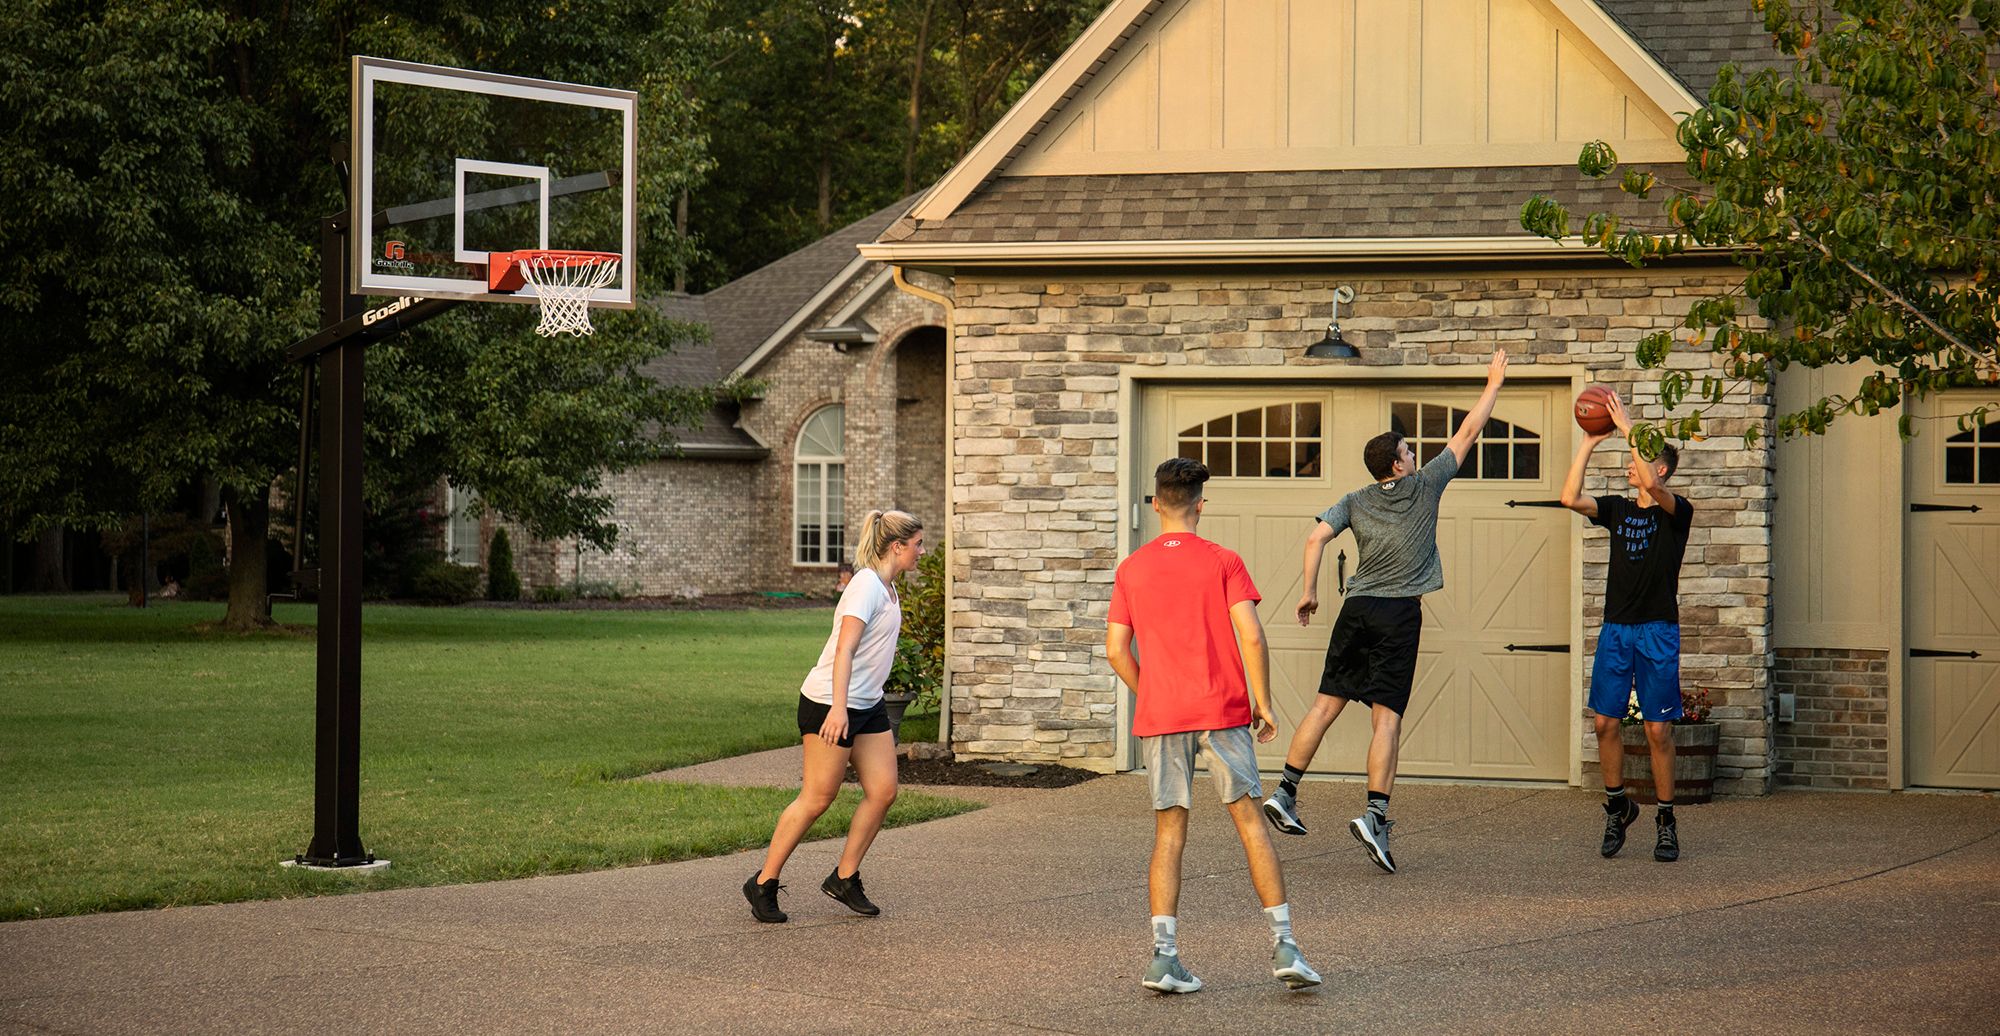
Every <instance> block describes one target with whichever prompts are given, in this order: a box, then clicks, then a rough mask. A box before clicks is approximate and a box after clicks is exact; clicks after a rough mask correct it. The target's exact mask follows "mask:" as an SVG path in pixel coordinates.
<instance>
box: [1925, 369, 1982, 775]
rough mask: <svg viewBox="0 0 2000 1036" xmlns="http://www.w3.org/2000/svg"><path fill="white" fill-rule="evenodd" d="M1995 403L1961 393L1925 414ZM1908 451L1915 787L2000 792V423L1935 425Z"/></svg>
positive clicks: (1927, 408)
mask: <svg viewBox="0 0 2000 1036" xmlns="http://www.w3.org/2000/svg"><path fill="white" fill-rule="evenodd" d="M1994 402H2000V394H1993V393H1983V394H1974V393H1965V394H1959V393H1953V394H1951V395H1949V396H1946V397H1945V398H1944V399H1943V400H1942V401H1940V400H1937V399H1932V400H1928V401H1925V402H1924V403H1920V404H1917V406H1916V410H1917V412H1918V413H1920V414H1925V415H1930V414H1939V413H1962V412H1964V411H1965V410H1966V409H1968V408H1970V407H1972V406H1974V405H1977V404H1980V403H1994ZM1908 450H1909V464H1908V471H1909V479H1910V482H1909V500H1910V514H1909V515H1908V517H1907V519H1906V527H1907V528H1908V530H1909V532H1908V538H1909V553H1908V555H1907V557H1908V559H1909V564H1908V567H1907V568H1906V581H1905V587H1904V590H1905V593H1906V594H1907V595H1908V597H1909V611H1908V619H1907V634H1906V635H1907V636H1908V638H1909V648H1910V652H1909V654H1910V658H1909V669H1908V671H1907V673H1908V678H1907V683H1906V686H1907V692H1908V693H1907V698H1908V713H1907V716H1908V720H1909V723H1908V728H1909V729H1908V736H1907V745H1908V750H1909V779H1910V783H1912V784H1924V785H1931V786H1934V787H1946V788H2000V419H1995V420H1994V421H1992V423H1989V424H1988V425H1987V426H1986V427H1985V428H1977V429H1972V430H1969V431H1963V432H1961V431H1959V430H1958V429H1957V428H1956V427H1955V426H1954V424H1953V423H1952V422H1951V421H1949V420H1944V421H1936V422H1929V423H1927V426H1926V427H1925V429H1924V432H1923V434H1921V435H1919V436H1917V437H1916V438H1915V439H1913V440H1911V442H1910V445H1909V447H1908Z"/></svg>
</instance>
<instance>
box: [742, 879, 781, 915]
mask: <svg viewBox="0 0 2000 1036" xmlns="http://www.w3.org/2000/svg"><path fill="white" fill-rule="evenodd" d="M784 887H785V886H783V885H780V884H778V879H776V878H772V879H771V880H770V881H764V882H760V881H758V880H757V875H755V874H752V875H750V880H749V881H746V882H744V883H743V898H744V899H747V900H749V901H750V916H751V917H754V918H756V919H757V920H759V921H762V922H764V923H765V924H784V923H785V920H786V918H785V912H784V911H783V910H780V909H778V890H779V889H781V888H784Z"/></svg>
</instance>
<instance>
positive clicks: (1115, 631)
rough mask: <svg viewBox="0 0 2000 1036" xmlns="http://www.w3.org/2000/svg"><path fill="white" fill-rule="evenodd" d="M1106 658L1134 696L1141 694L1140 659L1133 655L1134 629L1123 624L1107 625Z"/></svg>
mask: <svg viewBox="0 0 2000 1036" xmlns="http://www.w3.org/2000/svg"><path fill="white" fill-rule="evenodd" d="M1104 656H1105V657H1106V658H1108V659H1110V660H1111V671H1112V672H1115V673H1117V674H1118V678H1119V679H1120V680H1123V681H1125V686H1127V687H1129V688H1131V689H1132V693H1133V694H1137V693H1139V659H1138V658H1137V657H1135V656H1134V655H1133V654H1132V627H1130V626H1127V625H1125V624H1124V623H1122V622H1111V623H1106V624H1105V627H1104Z"/></svg>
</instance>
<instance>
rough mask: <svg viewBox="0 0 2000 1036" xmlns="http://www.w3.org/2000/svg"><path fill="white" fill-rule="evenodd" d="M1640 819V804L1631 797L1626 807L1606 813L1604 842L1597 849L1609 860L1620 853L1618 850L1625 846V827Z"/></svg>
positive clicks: (1626, 801) (1627, 800) (1626, 802)
mask: <svg viewBox="0 0 2000 1036" xmlns="http://www.w3.org/2000/svg"><path fill="white" fill-rule="evenodd" d="M1638 819H1639V804H1638V803H1636V802H1633V801H1632V800H1631V799H1629V798H1628V799H1626V800H1625V808H1624V809H1622V810H1620V811H1618V812H1616V813H1606V814H1604V844H1603V845H1602V846H1600V847H1598V850H1597V851H1598V852H1599V853H1600V854H1602V855H1603V856H1604V858H1605V859H1607V860H1608V859H1610V858H1611V857H1613V856H1616V855H1618V850H1620V849H1623V848H1625V829H1626V828H1628V827H1631V826H1632V823H1633V821H1635V820H1638Z"/></svg>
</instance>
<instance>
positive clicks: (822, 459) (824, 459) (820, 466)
mask: <svg viewBox="0 0 2000 1036" xmlns="http://www.w3.org/2000/svg"><path fill="white" fill-rule="evenodd" d="M828 413H831V414H832V415H833V425H832V427H833V431H834V432H835V433H837V434H838V435H839V437H840V439H839V444H838V449H835V450H825V449H818V448H815V446H814V445H813V444H809V443H808V442H807V441H806V440H807V435H806V433H807V430H808V429H810V428H812V427H813V423H814V422H815V421H820V420H821V415H824V414H828ZM846 424H847V408H846V407H845V406H843V405H842V404H839V403H829V404H827V405H826V406H823V407H820V408H819V409H817V410H814V411H813V412H812V413H811V414H810V415H808V416H807V417H806V419H805V420H804V421H802V422H800V424H799V437H798V439H797V441H795V442H794V443H793V444H792V564H794V565H797V566H799V567H801V568H834V567H837V566H838V565H839V564H840V563H841V562H842V561H845V560H846V554H847V529H846V526H847V521H846V513H845V508H846V506H847V429H846ZM808 468H811V469H813V470H814V472H815V474H816V475H817V478H815V479H813V480H812V481H813V483H814V487H815V492H816V494H817V499H815V500H812V501H810V503H811V504H812V505H813V506H812V510H813V513H815V514H817V515H818V519H819V520H818V521H817V522H816V523H808V522H807V521H805V520H804V515H805V514H806V512H807V508H806V506H805V505H806V504H807V503H808V502H809V501H807V500H806V499H805V495H806V494H805V488H804V487H805V485H806V482H807V480H806V479H805V478H804V477H803V475H804V473H805V471H806V470H807V469H808ZM836 472H838V474H839V477H840V492H839V494H838V495H837V496H836V495H833V494H830V493H829V492H828V486H829V485H830V484H831V483H832V481H833V479H832V478H831V477H830V476H832V475H834V474H835V473H836ZM815 526H816V527H817V528H818V530H819V546H818V548H817V549H818V554H819V557H818V558H817V559H809V558H808V557H807V556H806V545H805V542H804V540H805V533H806V531H807V530H808V529H809V528H812V527H815ZM835 528H838V529H839V530H840V542H839V544H838V545H834V544H832V543H830V537H829V531H830V530H832V529H835Z"/></svg>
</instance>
